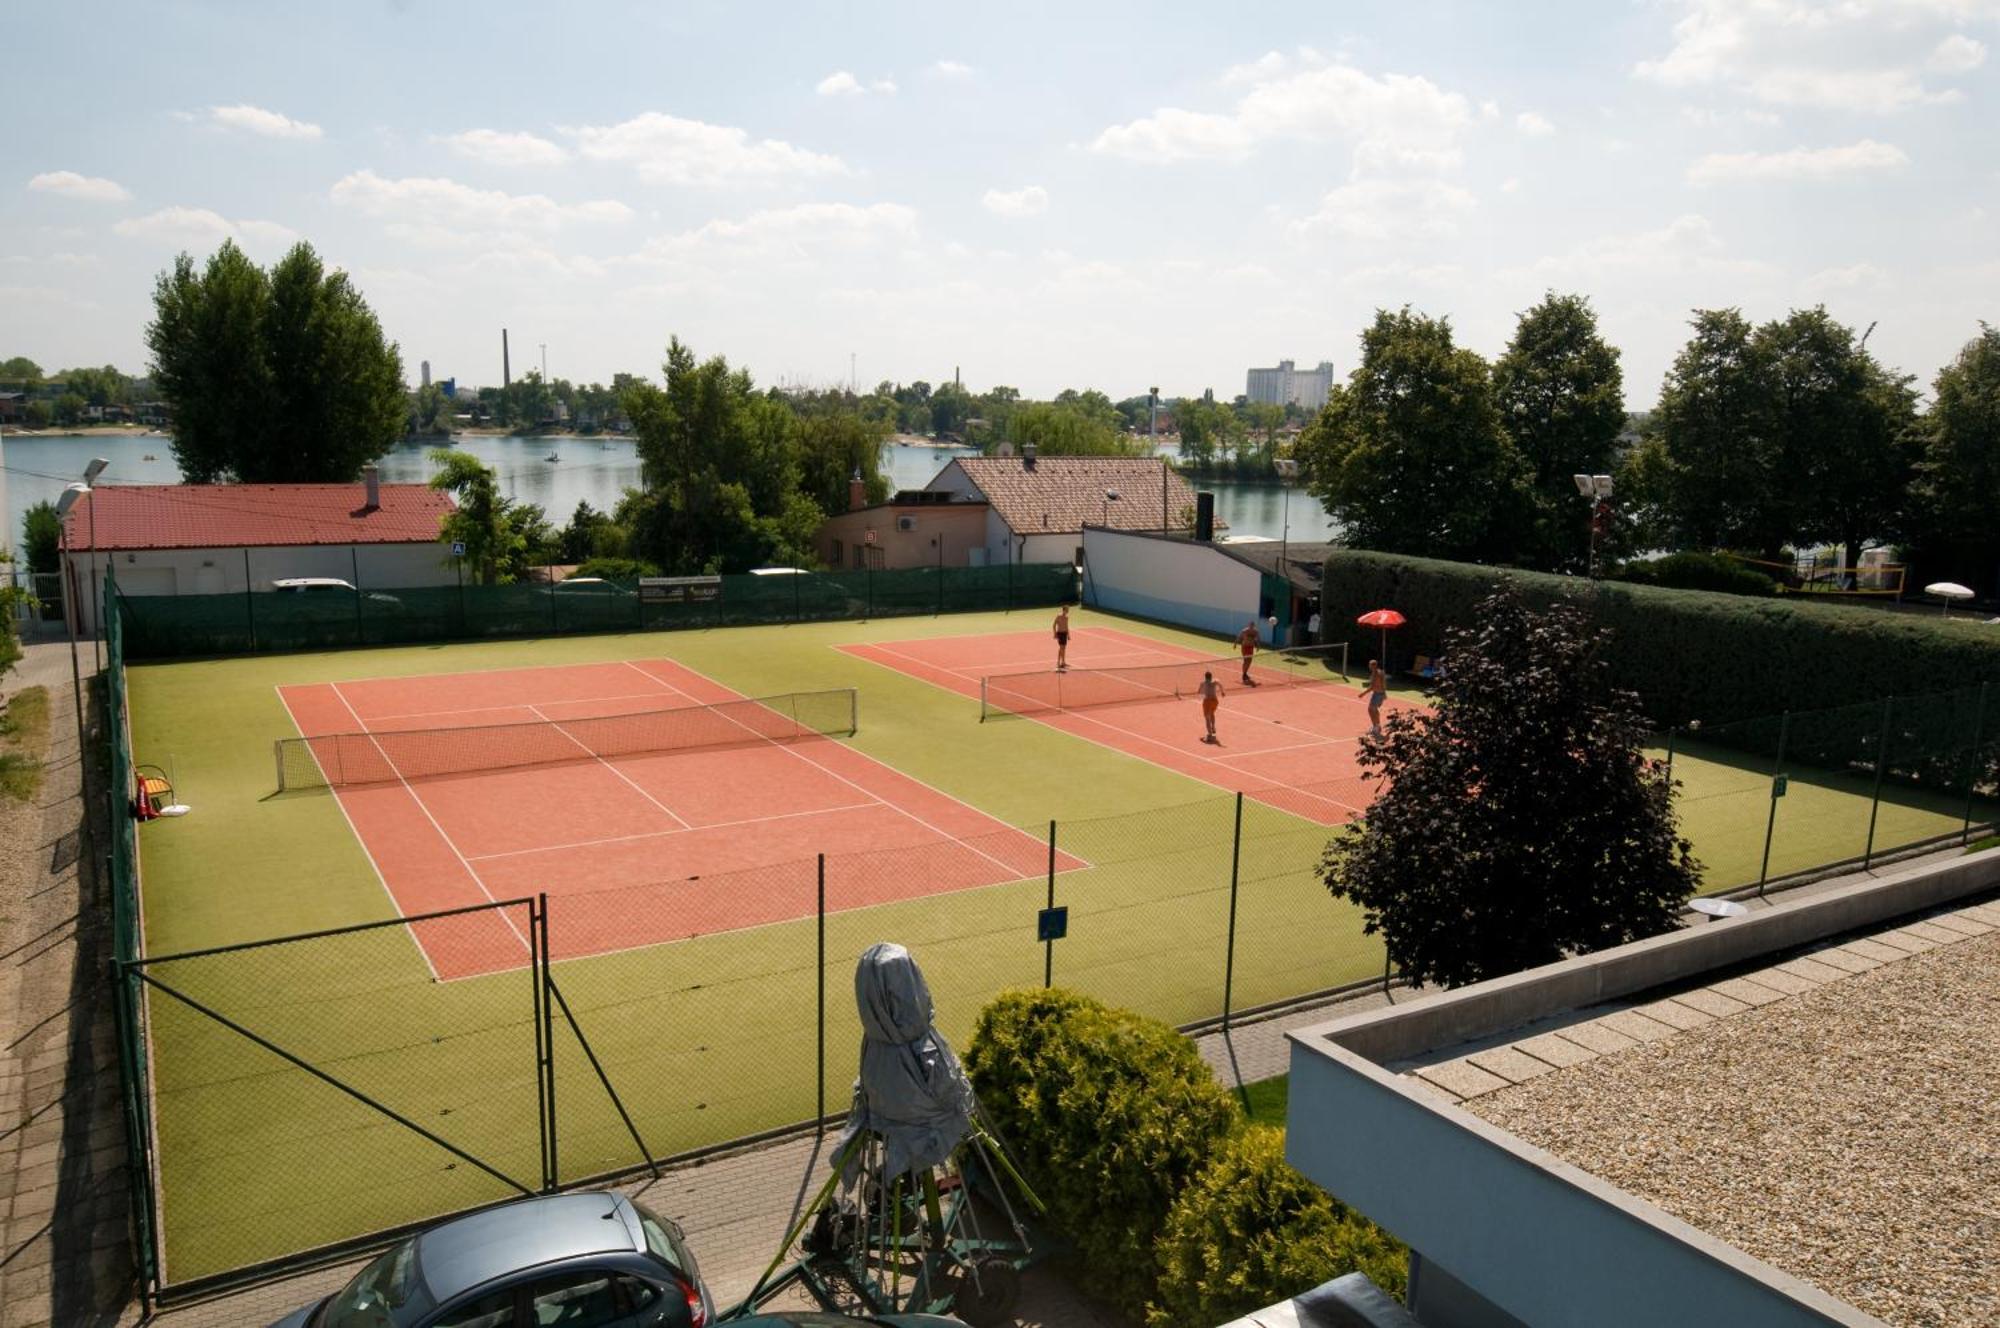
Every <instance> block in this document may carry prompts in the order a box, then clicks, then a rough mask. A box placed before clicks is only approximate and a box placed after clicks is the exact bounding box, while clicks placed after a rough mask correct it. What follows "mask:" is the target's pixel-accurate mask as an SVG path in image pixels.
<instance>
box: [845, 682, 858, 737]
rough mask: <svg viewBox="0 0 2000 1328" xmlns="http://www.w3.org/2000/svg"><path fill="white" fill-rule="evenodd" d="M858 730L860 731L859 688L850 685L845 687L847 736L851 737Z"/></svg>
mask: <svg viewBox="0 0 2000 1328" xmlns="http://www.w3.org/2000/svg"><path fill="white" fill-rule="evenodd" d="M859 732H861V689H860V688H859V687H850V688H848V689H847V736H848V737H850V738H851V737H853V736H854V735H855V734H857V733H859Z"/></svg>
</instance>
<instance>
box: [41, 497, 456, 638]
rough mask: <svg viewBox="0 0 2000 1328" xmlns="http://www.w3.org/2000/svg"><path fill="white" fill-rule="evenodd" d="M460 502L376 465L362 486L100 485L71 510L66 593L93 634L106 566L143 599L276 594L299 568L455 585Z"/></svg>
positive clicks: (350, 580)
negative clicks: (445, 533)
mask: <svg viewBox="0 0 2000 1328" xmlns="http://www.w3.org/2000/svg"><path fill="white" fill-rule="evenodd" d="M453 510H455V509H454V505H453V503H452V501H451V498H450V496H449V495H447V494H443V493H439V492H437V491H436V490H434V489H431V488H430V487H429V486H427V485H422V484H383V483H381V482H380V481H379V480H378V479H377V477H376V472H375V468H374V467H373V466H369V467H368V468H367V470H366V473H365V475H364V477H363V479H362V481H361V482H360V483H358V484H100V485H96V486H94V487H93V488H92V489H91V490H90V491H89V492H88V493H87V494H84V495H83V496H81V497H80V498H79V499H78V500H77V501H76V503H75V504H74V505H72V506H71V508H70V510H69V513H68V515H67V516H65V517H64V519H63V575H64V585H65V587H66V588H67V590H68V593H67V594H66V595H65V596H64V598H65V600H66V601H67V603H68V604H69V605H70V606H71V609H72V612H73V613H74V614H75V615H76V617H75V626H76V629H77V630H78V631H79V632H85V633H90V632H94V631H96V627H97V624H96V618H95V614H94V612H93V606H94V604H95V601H96V598H97V593H96V592H95V591H93V589H92V587H93V585H95V584H101V583H102V581H103V579H104V577H105V574H106V569H107V568H110V569H114V571H115V575H116V577H117V579H118V589H119V590H120V591H121V592H122V593H124V594H126V595H133V596H138V595H241V594H244V593H246V592H247V593H253V594H268V593H274V592H276V591H278V590H279V587H278V586H277V585H276V584H275V583H276V582H279V581H285V580H294V579H297V578H301V577H323V578H332V579H335V580H338V581H341V582H345V583H346V584H348V585H350V586H353V587H355V588H357V589H358V590H360V591H362V592H371V591H382V590H392V589H394V588H395V587H398V586H434V585H450V584H452V583H453V581H454V579H455V573H454V571H453V567H452V560H451V552H450V549H449V548H448V547H447V546H445V545H444V544H443V543H441V542H440V540H439V533H440V530H441V527H442V525H443V522H444V519H445V517H447V516H449V515H450V514H451V513H452V511H453ZM334 589H335V592H336V593H338V589H339V588H338V587H336V588H334Z"/></svg>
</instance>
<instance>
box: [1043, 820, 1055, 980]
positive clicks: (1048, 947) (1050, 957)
mask: <svg viewBox="0 0 2000 1328" xmlns="http://www.w3.org/2000/svg"><path fill="white" fill-rule="evenodd" d="M1055 906H1056V823H1055V822H1054V821H1050V822H1049V902H1048V907H1050V908H1054V907H1055ZM1055 981H1056V943H1055V941H1054V939H1053V938H1051V939H1049V940H1046V941H1043V942H1042V990H1044V991H1047V990H1048V989H1049V988H1050V987H1053V986H1054V985H1055Z"/></svg>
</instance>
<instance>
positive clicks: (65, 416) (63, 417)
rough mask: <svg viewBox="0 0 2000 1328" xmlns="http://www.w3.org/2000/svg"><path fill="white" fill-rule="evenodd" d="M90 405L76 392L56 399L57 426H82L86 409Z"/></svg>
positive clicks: (67, 393)
mask: <svg viewBox="0 0 2000 1328" xmlns="http://www.w3.org/2000/svg"><path fill="white" fill-rule="evenodd" d="M89 404H90V403H89V402H87V401H85V400H84V399H83V398H82V397H80V396H78V395H77V394H76V393H74V392H65V393H63V394H62V395H61V396H59V397H57V398H56V407H55V416H56V423H57V424H81V423H82V422H83V411H84V407H86V406H88V405H89Z"/></svg>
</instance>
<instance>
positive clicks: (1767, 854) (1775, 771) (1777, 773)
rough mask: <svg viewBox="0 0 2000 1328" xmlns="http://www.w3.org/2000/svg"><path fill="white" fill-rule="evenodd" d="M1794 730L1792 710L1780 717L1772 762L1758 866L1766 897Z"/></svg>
mask: <svg viewBox="0 0 2000 1328" xmlns="http://www.w3.org/2000/svg"><path fill="white" fill-rule="evenodd" d="M1791 731H1792V712H1791V711H1789V710H1787V711H1786V712H1785V713H1784V714H1783V715H1781V716H1780V717H1779V719H1778V755H1777V757H1776V759H1775V760H1773V761H1772V762H1771V813H1770V815H1769V816H1766V817H1765V818H1764V861H1763V864H1762V865H1761V866H1759V867H1758V868H1757V897H1758V898H1759V899H1762V898H1763V897H1764V886H1765V883H1766V882H1768V881H1769V880H1770V879H1771V835H1772V833H1773V832H1774V831H1776V830H1777V828H1778V798H1779V796H1780V794H1779V792H1778V789H1779V787H1780V786H1779V783H1778V781H1779V780H1781V779H1783V778H1784V777H1785V737H1786V735H1787V734H1789V733H1790V732H1791Z"/></svg>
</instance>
